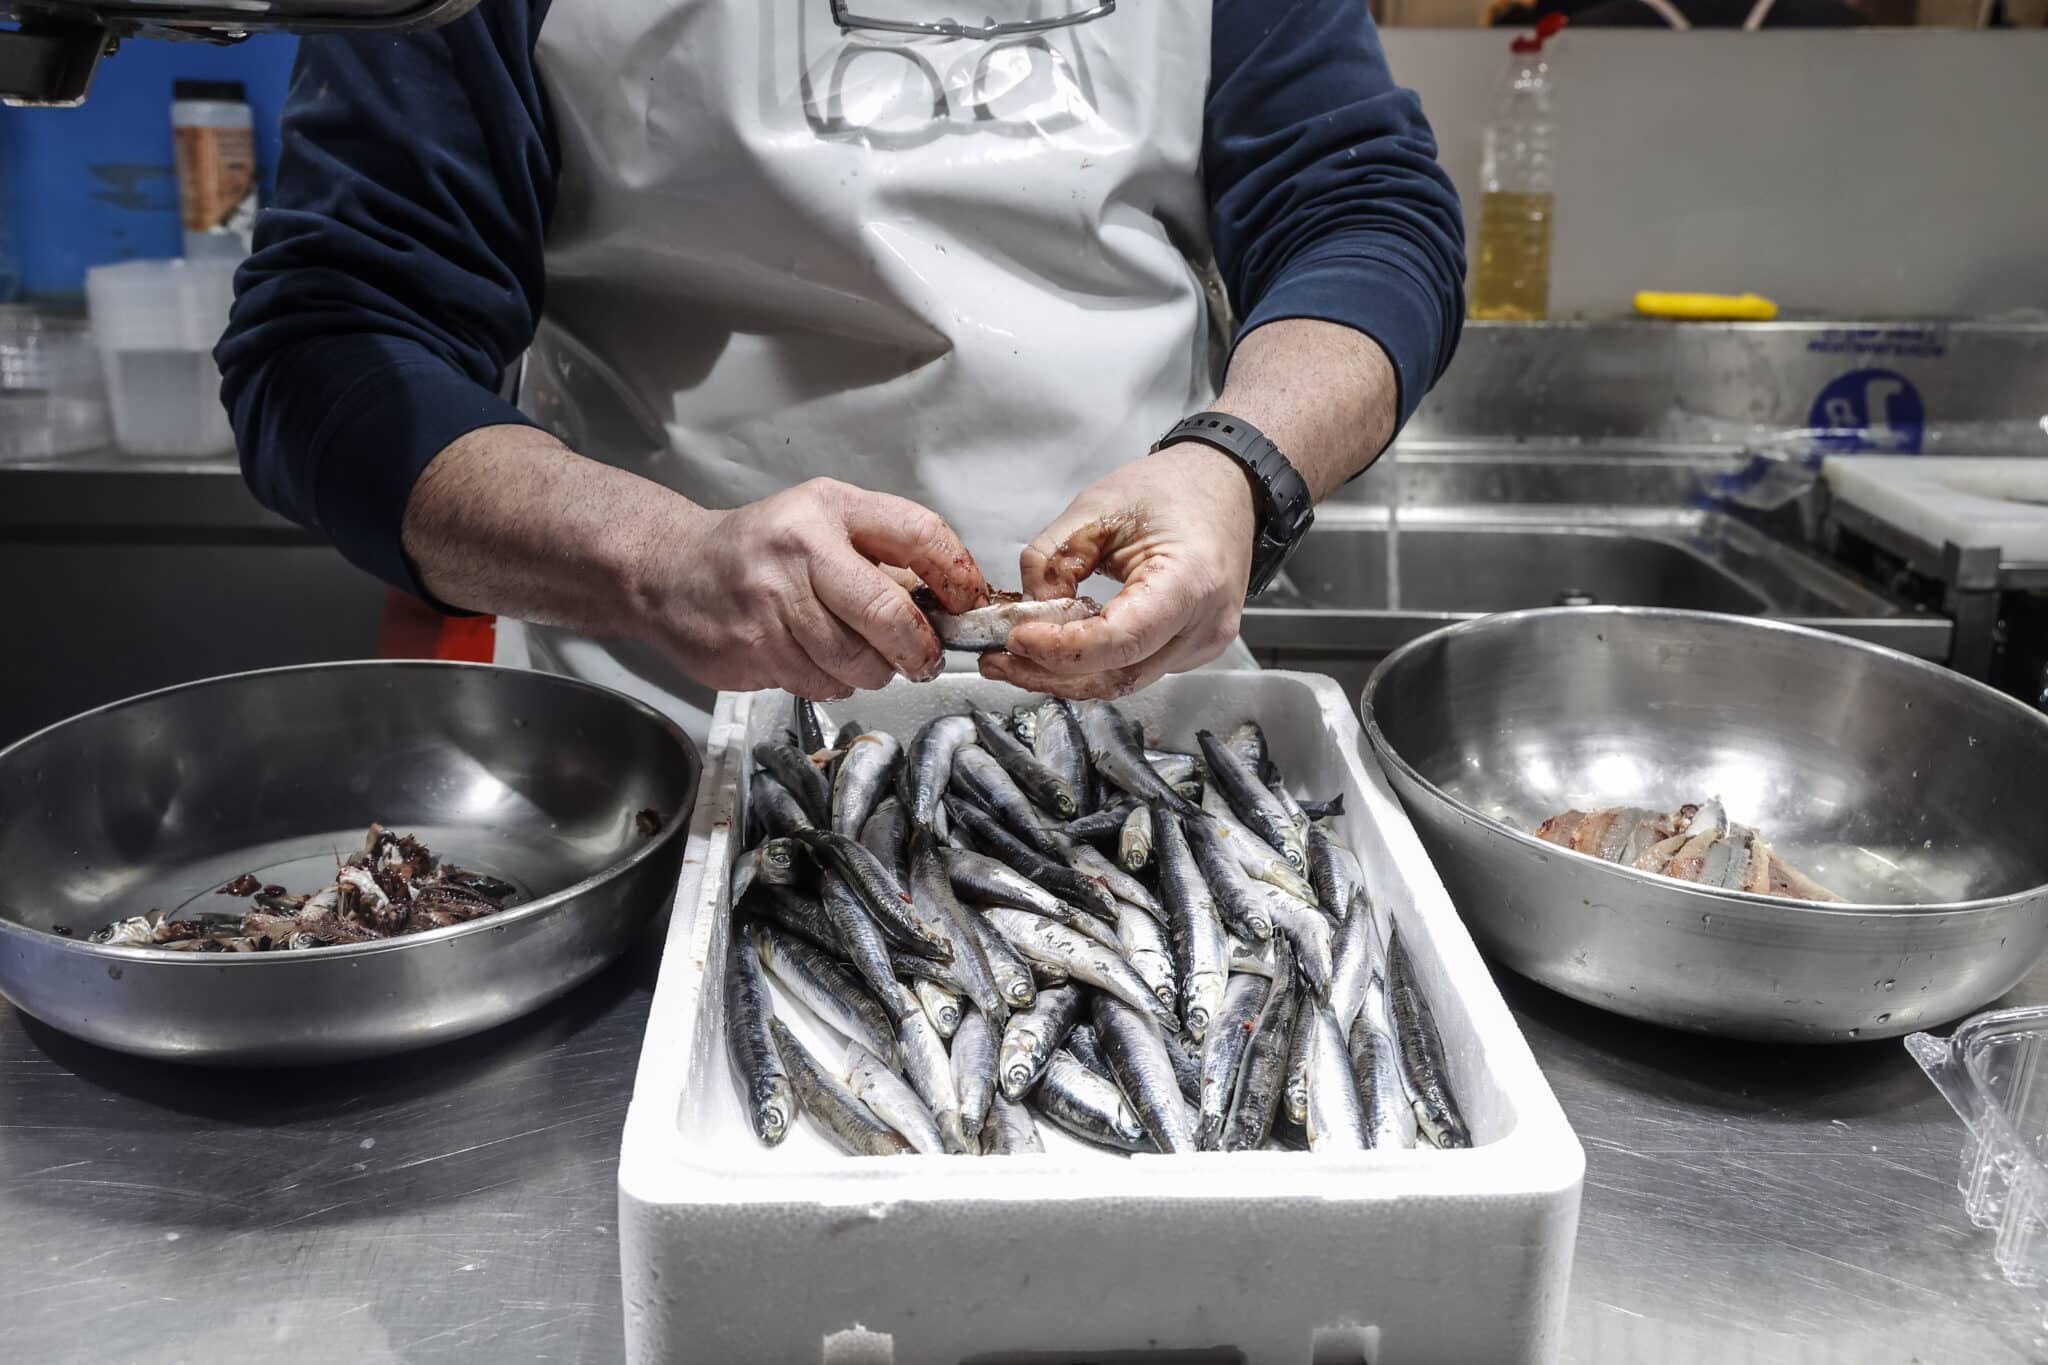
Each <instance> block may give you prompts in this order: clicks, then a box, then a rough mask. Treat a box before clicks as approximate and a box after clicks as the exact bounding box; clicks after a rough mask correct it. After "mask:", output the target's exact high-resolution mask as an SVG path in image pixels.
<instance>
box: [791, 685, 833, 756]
mask: <svg viewBox="0 0 2048 1365" xmlns="http://www.w3.org/2000/svg"><path fill="white" fill-rule="evenodd" d="M790 701H791V702H792V703H793V706H792V710H793V712H794V714H795V716H796V747H797V748H798V749H799V750H801V751H802V752H804V753H807V754H815V753H820V752H822V751H823V750H824V748H825V729H826V722H825V715H824V713H823V712H822V711H820V710H819V709H818V704H817V703H816V702H814V701H811V700H809V699H808V698H804V697H791V698H790Z"/></svg>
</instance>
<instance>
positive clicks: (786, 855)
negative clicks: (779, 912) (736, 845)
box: [731, 837, 805, 905]
mask: <svg viewBox="0 0 2048 1365" xmlns="http://www.w3.org/2000/svg"><path fill="white" fill-rule="evenodd" d="M801 848H802V845H801V844H799V843H798V842H797V841H796V839H795V838H793V837H791V838H783V839H770V840H769V841H768V842H767V843H765V844H762V845H761V846H760V847H758V848H750V849H748V850H747V851H746V852H745V853H742V854H741V855H740V857H739V861H738V862H736V863H734V864H733V868H732V890H731V898H732V904H734V905H738V904H739V903H740V902H741V901H743V900H745V899H746V896H747V889H748V888H749V887H751V886H753V885H754V883H755V882H761V883H763V884H765V885H768V886H794V885H796V884H797V883H798V882H799V881H801V880H802V879H803V872H804V866H805V860H804V859H802V858H800V857H798V856H797V855H798V851H799V850H800V849H801Z"/></svg>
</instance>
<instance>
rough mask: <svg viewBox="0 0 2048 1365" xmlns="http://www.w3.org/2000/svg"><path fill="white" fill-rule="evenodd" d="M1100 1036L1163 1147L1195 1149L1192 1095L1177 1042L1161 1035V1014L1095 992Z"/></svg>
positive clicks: (1117, 1075) (1116, 1073)
mask: <svg viewBox="0 0 2048 1365" xmlns="http://www.w3.org/2000/svg"><path fill="white" fill-rule="evenodd" d="M1095 1036H1096V1037H1097V1038H1099V1039H1101V1040H1102V1054H1103V1056H1105V1057H1107V1058H1108V1059H1109V1069H1110V1075H1111V1076H1113V1077H1114V1078H1115V1079H1116V1082H1117V1084H1118V1085H1119V1086H1121V1087H1122V1089H1123V1092H1124V1096H1125V1098H1127V1099H1128V1100H1130V1102H1131V1108H1132V1109H1133V1110H1134V1111H1136V1113H1137V1115H1138V1121H1139V1122H1140V1123H1142V1124H1144V1125H1145V1131H1146V1132H1147V1133H1149V1134H1150V1135H1151V1137H1152V1141H1153V1144H1154V1145H1155V1146H1157V1147H1158V1148H1159V1150H1160V1151H1162V1152H1192V1151H1194V1150H1195V1130H1194V1126H1193V1125H1192V1124H1190V1123H1189V1122H1188V1106H1187V1101H1186V1100H1184V1099H1182V1098H1181V1093H1180V1082H1179V1080H1178V1079H1177V1078H1176V1077H1175V1075H1174V1070H1173V1059H1172V1058H1170V1057H1169V1056H1167V1051H1168V1049H1169V1048H1171V1047H1172V1044H1170V1043H1168V1042H1167V1041H1166V1040H1165V1039H1164V1038H1162V1037H1160V1036H1159V1024H1158V1022H1157V1021H1156V1020H1154V1019H1152V1018H1150V1017H1148V1016H1146V1015H1143V1014H1140V1013H1139V1012H1138V1011H1136V1010H1134V1009H1131V1008H1130V1007H1129V1006H1127V1005H1123V1004H1120V1003H1118V1002H1117V1001H1115V1000H1112V999H1110V998H1109V997H1108V996H1106V995H1098V996H1096V997H1095Z"/></svg>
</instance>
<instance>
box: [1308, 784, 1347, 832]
mask: <svg viewBox="0 0 2048 1365" xmlns="http://www.w3.org/2000/svg"><path fill="white" fill-rule="evenodd" d="M1301 813H1302V814H1303V815H1306V816H1307V817H1308V819H1309V823H1310V824H1314V823H1315V822H1316V821H1318V820H1334V819H1335V818H1336V817H1338V816H1340V815H1342V814H1343V813H1344V793H1343V792H1338V793H1337V794H1336V795H1335V796H1333V797H1331V798H1330V799H1329V800H1327V801H1304V802H1302V803H1301Z"/></svg>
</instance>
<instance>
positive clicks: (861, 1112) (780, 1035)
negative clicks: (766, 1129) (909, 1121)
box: [768, 1015, 915, 1156]
mask: <svg viewBox="0 0 2048 1365" xmlns="http://www.w3.org/2000/svg"><path fill="white" fill-rule="evenodd" d="M768 1029H769V1032H770V1033H771V1034H772V1035H773V1037H774V1044H775V1049H776V1052H777V1053H778V1054H779V1055H780V1056H781V1058H782V1064H783V1066H784V1067H786V1068H788V1071H789V1078H790V1083H791V1084H792V1085H793V1086H794V1087H795V1089H796V1095H797V1098H798V1099H799V1100H801V1101H803V1106H804V1112H805V1113H807V1114H809V1115H810V1116H811V1117H812V1118H814V1119H816V1120H817V1121H818V1123H819V1126H821V1127H822V1128H824V1130H825V1131H826V1132H827V1133H829V1134H831V1135H832V1139H833V1140H834V1141H835V1142H837V1143H838V1144H839V1145H840V1147H842V1148H844V1149H845V1150H846V1151H848V1152H850V1153H852V1154H853V1155H855V1156H901V1155H903V1154H904V1153H906V1152H909V1151H913V1150H915V1149H914V1148H913V1147H912V1146H911V1144H910V1143H909V1142H908V1141H906V1140H905V1139H904V1137H903V1135H902V1134H901V1133H899V1132H897V1131H896V1130H895V1129H894V1128H891V1127H890V1126H889V1125H888V1124H886V1123H884V1122H883V1121H882V1120H881V1119H880V1118H878V1117H876V1115H875V1111H874V1110H872V1109H870V1108H868V1107H867V1106H866V1105H865V1104H863V1103H861V1101H860V1099H859V1097H858V1096H856V1095H855V1094H854V1093H853V1092H852V1091H851V1090H849V1089H847V1088H846V1086H845V1085H843V1084H841V1082H840V1080H839V1078H838V1077H836V1076H834V1075H833V1074H832V1073H831V1072H829V1071H827V1070H825V1068H824V1067H822V1066H820V1065H818V1059H817V1058H815V1057H813V1056H811V1054H810V1053H809V1052H808V1051H806V1050H805V1048H804V1045H803V1044H802V1043H800V1042H798V1041H797V1037H796V1035H795V1034H794V1033H791V1032H790V1031H789V1025H787V1024H785V1023H783V1022H782V1021H781V1020H780V1019H777V1018H775V1017H774V1016H773V1015H770V1016H769V1018H768Z"/></svg>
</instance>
